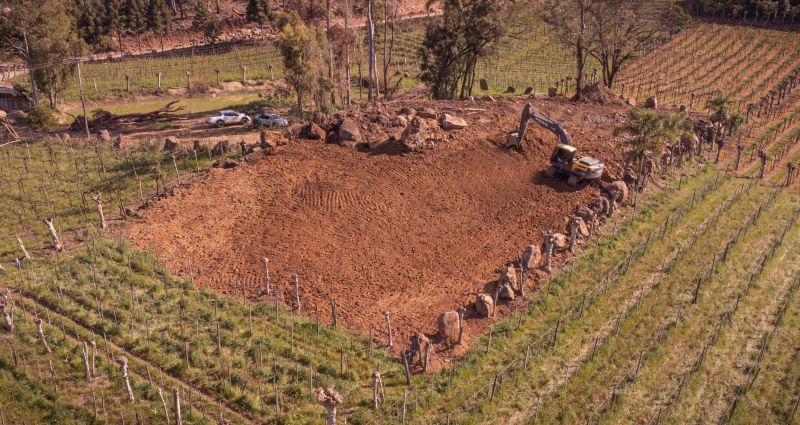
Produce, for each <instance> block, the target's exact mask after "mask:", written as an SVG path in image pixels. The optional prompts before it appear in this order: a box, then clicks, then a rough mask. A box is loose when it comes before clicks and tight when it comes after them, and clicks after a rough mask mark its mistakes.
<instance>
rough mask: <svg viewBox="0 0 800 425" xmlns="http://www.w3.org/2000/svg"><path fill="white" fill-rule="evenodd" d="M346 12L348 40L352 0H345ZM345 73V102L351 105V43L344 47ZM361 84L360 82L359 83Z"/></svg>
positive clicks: (345, 22)
mask: <svg viewBox="0 0 800 425" xmlns="http://www.w3.org/2000/svg"><path fill="white" fill-rule="evenodd" d="M345 8H346V9H345V12H344V31H345V33H346V34H347V36H348V40H349V37H350V10H351V9H350V0H346V1H345ZM344 75H345V83H344V89H345V95H346V96H347V98H346V101H345V104H346V105H347V106H350V104H351V98H350V90H351V84H352V83H351V79H352V76H351V75H350V43H347V45H346V46H345V49H344ZM359 85H360V84H359Z"/></svg>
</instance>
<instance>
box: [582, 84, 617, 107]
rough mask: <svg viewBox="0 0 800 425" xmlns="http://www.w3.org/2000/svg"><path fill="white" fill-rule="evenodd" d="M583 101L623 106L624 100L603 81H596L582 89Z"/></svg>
mask: <svg viewBox="0 0 800 425" xmlns="http://www.w3.org/2000/svg"><path fill="white" fill-rule="evenodd" d="M581 100H582V101H583V102H587V103H594V104H597V105H614V106H625V101H624V100H622V99H620V98H619V97H618V96H617V95H616V94H614V92H613V91H611V89H609V88H608V87H606V86H605V85H604V84H603V83H600V82H597V83H594V84H592V85H590V86H586V87H585V88H584V89H583V96H582V98H581Z"/></svg>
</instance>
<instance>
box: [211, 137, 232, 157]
mask: <svg viewBox="0 0 800 425" xmlns="http://www.w3.org/2000/svg"><path fill="white" fill-rule="evenodd" d="M229 150H230V143H228V141H227V140H220V141H219V142H217V144H216V145H214V148H213V149H211V154H212V155H214V156H220V155H224V154H226V153H228V151H229Z"/></svg>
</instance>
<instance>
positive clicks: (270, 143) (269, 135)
mask: <svg viewBox="0 0 800 425" xmlns="http://www.w3.org/2000/svg"><path fill="white" fill-rule="evenodd" d="M281 140H283V135H282V134H281V133H279V132H277V131H267V130H262V131H261V133H260V134H259V141H260V142H261V143H260V145H261V148H262V149H267V148H271V149H274V148H277V147H278V145H279V144H280V142H281Z"/></svg>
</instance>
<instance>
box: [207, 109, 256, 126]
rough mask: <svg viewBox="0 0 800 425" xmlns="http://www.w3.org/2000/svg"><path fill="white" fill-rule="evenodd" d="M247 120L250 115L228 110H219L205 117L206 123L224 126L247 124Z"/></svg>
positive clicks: (248, 120)
mask: <svg viewBox="0 0 800 425" xmlns="http://www.w3.org/2000/svg"><path fill="white" fill-rule="evenodd" d="M249 122H250V117H248V116H247V114H242V113H239V112H236V111H230V110H224V111H219V112H217V113H216V114H214V115H211V116H208V117H206V124H208V125H211V126H214V127H225V126H226V125H231V124H247V123H249Z"/></svg>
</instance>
